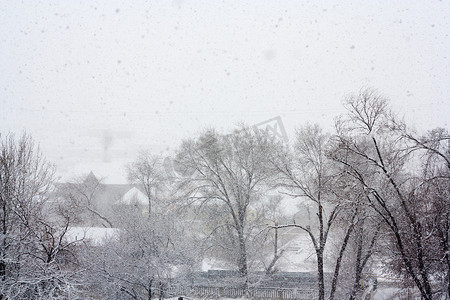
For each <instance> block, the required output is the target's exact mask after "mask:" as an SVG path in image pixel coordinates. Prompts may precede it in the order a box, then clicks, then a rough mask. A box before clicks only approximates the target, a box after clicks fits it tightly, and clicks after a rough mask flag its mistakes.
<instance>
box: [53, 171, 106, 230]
mask: <svg viewBox="0 0 450 300" xmlns="http://www.w3.org/2000/svg"><path fill="white" fill-rule="evenodd" d="M103 189H104V186H103V184H102V179H97V178H96V177H95V176H94V174H93V173H92V172H91V173H89V174H88V175H83V176H80V177H78V178H75V179H74V180H72V181H71V182H68V183H63V184H58V189H57V194H58V197H59V198H60V200H61V201H62V202H64V203H66V204H67V205H69V206H72V207H74V208H77V211H76V218H77V219H76V220H77V221H79V222H81V223H83V224H89V225H94V224H97V223H99V224H101V225H102V226H104V227H110V228H112V227H114V226H113V222H112V220H111V219H110V217H109V216H108V215H107V214H106V213H105V211H107V210H111V208H110V207H108V208H105V207H103V208H102V207H98V195H99V194H100V193H101V192H102V191H103Z"/></svg>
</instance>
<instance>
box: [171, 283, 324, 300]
mask: <svg viewBox="0 0 450 300" xmlns="http://www.w3.org/2000/svg"><path fill="white" fill-rule="evenodd" d="M166 293H167V294H168V295H173V296H182V295H184V296H191V297H202V298H207V299H219V298H222V297H224V298H239V297H247V298H251V299H259V300H265V299H296V300H311V299H316V298H317V297H318V293H317V291H316V290H312V289H292V288H268V287H267V288H263V287H258V288H249V289H247V290H245V289H243V288H237V287H209V286H192V287H182V286H171V287H169V288H167V289H166Z"/></svg>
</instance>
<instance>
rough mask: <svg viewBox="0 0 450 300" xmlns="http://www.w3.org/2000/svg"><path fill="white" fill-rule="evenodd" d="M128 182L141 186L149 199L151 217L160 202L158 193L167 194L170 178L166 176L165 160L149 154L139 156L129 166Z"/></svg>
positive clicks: (143, 153) (144, 153)
mask: <svg viewBox="0 0 450 300" xmlns="http://www.w3.org/2000/svg"><path fill="white" fill-rule="evenodd" d="M127 172H128V180H129V181H130V182H131V183H134V184H138V185H140V186H141V187H142V188H143V189H144V191H145V195H146V196H147V198H148V211H149V215H150V214H151V213H152V210H153V206H154V204H155V202H156V201H158V199H157V198H158V193H164V192H165V185H166V184H168V178H167V176H166V174H165V170H164V166H163V159H162V158H161V157H159V156H156V155H152V154H150V153H149V152H142V153H140V154H139V156H138V158H137V159H136V161H134V162H133V163H131V164H129V165H127Z"/></svg>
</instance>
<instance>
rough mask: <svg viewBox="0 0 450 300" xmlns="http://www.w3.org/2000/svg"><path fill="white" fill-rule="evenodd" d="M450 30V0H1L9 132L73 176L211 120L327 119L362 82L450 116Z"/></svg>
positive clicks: (422, 114)
mask: <svg viewBox="0 0 450 300" xmlns="http://www.w3.org/2000/svg"><path fill="white" fill-rule="evenodd" d="M449 31H450V1H406V0H405V1H323V2H317V1H190V0H178V1H109V0H107V1H106V0H105V1H87V0H86V1H23V2H20V1H4V0H0V132H1V133H3V134H4V133H7V132H16V133H20V132H22V131H24V130H26V131H27V132H29V133H31V134H32V135H33V137H34V138H35V139H36V140H37V141H38V142H39V143H40V145H41V148H42V151H43V152H44V154H45V155H46V156H47V157H48V159H49V160H51V161H52V162H54V163H55V164H56V165H57V167H58V172H59V175H61V176H62V178H63V179H67V178H70V177H71V176H74V175H76V174H81V173H87V172H89V171H90V170H93V171H94V173H96V174H97V175H98V176H105V177H107V179H106V181H107V182H124V181H125V178H124V171H123V165H124V164H125V163H126V162H130V161H132V160H133V159H135V157H136V154H137V153H138V152H139V151H140V150H144V149H149V150H151V151H153V152H155V153H158V152H160V151H165V152H169V153H170V151H173V150H174V149H175V148H176V147H177V145H178V144H179V142H180V141H181V140H182V139H183V138H187V137H192V136H194V135H195V134H197V133H198V132H200V131H201V130H202V129H203V128H205V127H216V128H219V129H221V130H224V131H228V130H231V129H232V128H233V126H235V125H236V124H237V123H238V122H241V121H242V122H245V123H246V124H248V125H252V124H256V123H259V122H262V121H264V120H267V119H271V118H273V117H277V116H280V117H281V119H282V121H283V123H284V126H285V128H286V130H287V132H288V134H289V136H290V137H291V136H292V133H293V130H294V128H295V127H296V126H299V125H301V124H304V123H306V122H310V123H315V122H317V123H319V124H322V125H323V126H324V127H325V128H327V129H330V130H331V126H332V122H333V118H334V117H335V116H337V115H338V114H340V113H342V112H343V108H342V106H341V101H342V99H343V98H344V97H345V96H346V95H348V94H350V93H356V92H358V90H359V89H360V88H361V87H374V88H376V89H377V90H378V91H379V92H380V93H382V94H384V95H386V96H387V97H389V98H390V99H391V103H392V106H393V108H394V109H395V110H396V111H397V112H399V113H400V114H402V115H404V116H405V118H406V120H407V121H409V123H411V124H413V125H414V126H415V127H417V128H418V129H419V130H426V129H431V128H433V127H437V126H440V127H446V128H448V127H449V117H448V112H449V111H450V84H449V83H450V76H449V75H450V69H449V67H450V59H449V54H450V39H449Z"/></svg>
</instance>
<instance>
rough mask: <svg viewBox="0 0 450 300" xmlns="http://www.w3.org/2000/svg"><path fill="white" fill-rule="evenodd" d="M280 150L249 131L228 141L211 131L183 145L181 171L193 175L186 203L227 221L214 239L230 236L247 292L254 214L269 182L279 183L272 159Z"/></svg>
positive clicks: (188, 181) (219, 226) (266, 138)
mask: <svg viewBox="0 0 450 300" xmlns="http://www.w3.org/2000/svg"><path fill="white" fill-rule="evenodd" d="M275 145H276V143H275V142H274V139H273V137H270V136H269V135H268V134H265V133H262V132H253V131H252V130H250V129H248V128H241V129H240V130H237V131H235V132H234V133H233V134H231V135H228V136H225V135H222V134H219V133H217V132H215V131H214V130H208V131H206V132H205V133H204V134H202V135H201V136H200V137H199V138H197V139H192V140H187V141H185V142H183V143H182V145H181V147H180V148H179V150H178V154H177V156H176V161H177V164H178V165H179V166H180V168H183V169H184V170H186V172H185V173H186V174H192V175H191V176H190V177H188V178H184V179H183V180H182V185H181V189H182V191H184V199H185V200H186V201H187V202H188V203H191V204H194V205H196V206H198V207H200V206H204V205H211V206H215V207H220V208H221V210H222V211H221V214H222V217H219V218H217V220H222V221H223V222H222V223H221V224H217V226H215V228H214V229H213V230H212V231H211V233H214V232H215V231H217V230H223V231H228V232H229V234H230V235H229V243H232V244H233V243H234V245H235V247H234V249H236V250H235V251H236V252H237V253H233V256H235V257H236V261H235V262H236V266H237V268H238V270H239V274H240V276H241V277H242V278H243V279H244V286H246V285H247V280H248V279H247V278H248V247H249V242H250V241H249V238H250V236H251V234H252V230H253V229H252V226H251V224H252V220H251V219H250V218H249V212H250V210H251V207H252V204H253V203H257V202H258V201H261V199H262V194H263V192H264V191H265V190H266V189H267V184H268V181H269V180H270V179H271V178H273V173H272V171H271V170H270V168H269V165H268V162H269V161H268V159H269V157H270V155H271V154H272V151H275V150H274V148H275V147H276V146H275ZM191 171H194V172H191ZM228 247H229V246H228ZM229 248H231V247H229Z"/></svg>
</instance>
